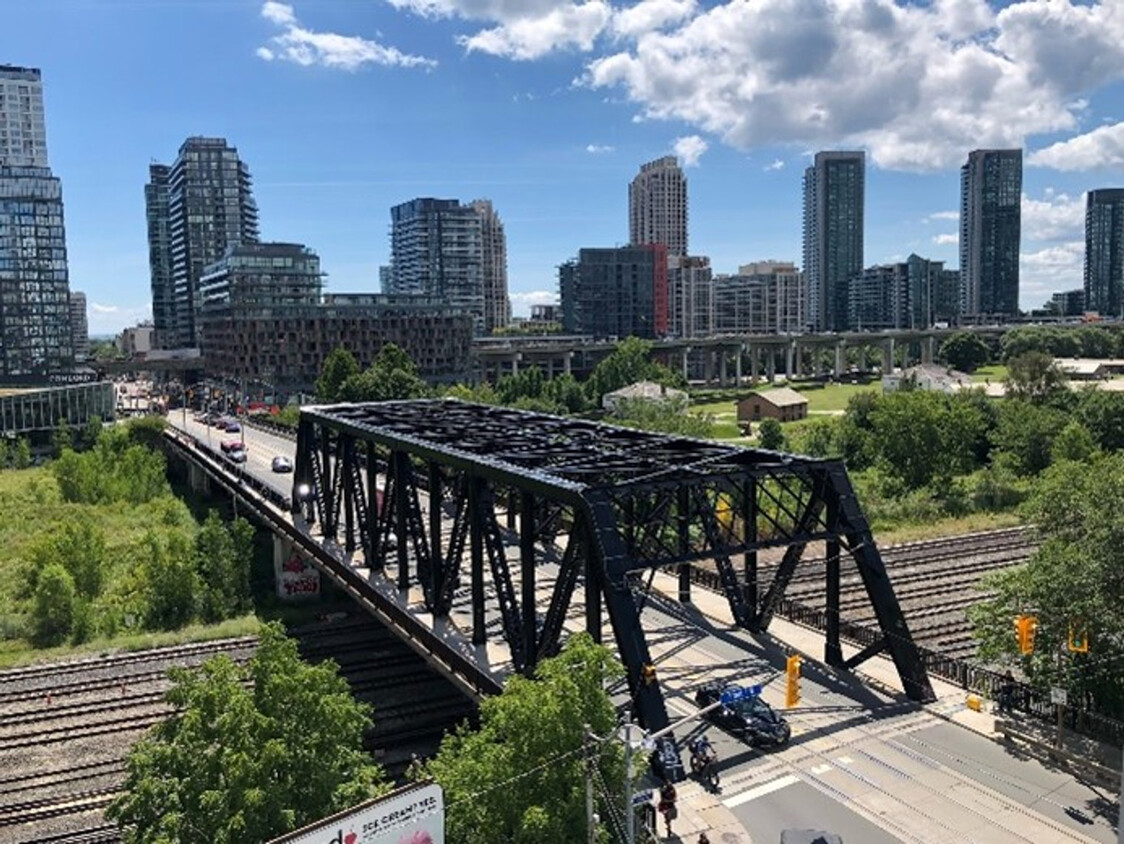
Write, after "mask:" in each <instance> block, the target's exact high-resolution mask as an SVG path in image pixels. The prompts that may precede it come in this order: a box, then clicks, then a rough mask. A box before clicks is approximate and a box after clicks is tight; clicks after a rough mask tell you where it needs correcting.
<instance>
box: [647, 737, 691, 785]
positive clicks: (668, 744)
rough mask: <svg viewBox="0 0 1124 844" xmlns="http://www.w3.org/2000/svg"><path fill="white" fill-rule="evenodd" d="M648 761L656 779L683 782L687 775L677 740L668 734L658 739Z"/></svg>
mask: <svg viewBox="0 0 1124 844" xmlns="http://www.w3.org/2000/svg"><path fill="white" fill-rule="evenodd" d="M648 763H649V764H650V765H651V766H652V773H653V774H655V775H656V779H658V780H661V781H663V782H681V781H682V780H683V779H685V778H686V776H687V772H686V771H685V770H684V769H683V761H682V760H681V759H680V758H679V749H678V748H677V747H676V746H675V741H674V740H673V739H671V738H668V737H666V736H665V737H663V738H661V739H657V740H656V749H655V750H653V751H652V755H651V756H650V757H649V758H648Z"/></svg>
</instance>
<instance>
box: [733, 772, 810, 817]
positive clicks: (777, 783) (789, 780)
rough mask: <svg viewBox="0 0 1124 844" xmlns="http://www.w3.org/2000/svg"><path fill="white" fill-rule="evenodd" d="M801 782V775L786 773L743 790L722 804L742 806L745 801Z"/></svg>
mask: <svg viewBox="0 0 1124 844" xmlns="http://www.w3.org/2000/svg"><path fill="white" fill-rule="evenodd" d="M798 782H800V777H797V776H795V775H793V774H786V775H785V776H783V777H777V778H776V779H775V780H772V781H771V782H766V783H762V784H761V785H758V786H755V787H753V788H750V789H747V790H746V791H743V792H742V793H741V794H735V795H733V796H732V797H727V798H726V799H725V800H723V801H722V805H723V806H725V807H726V808H728V809H732V808H734V807H735V806H740V805H742V804H743V803H748V802H749V801H750V800H756V799H757V798H758V797H764V796H765V795H766V794H772V793H773V792H774V791H780V790H781V789H782V788H786V787H787V786H790V785H793V784H795V783H798Z"/></svg>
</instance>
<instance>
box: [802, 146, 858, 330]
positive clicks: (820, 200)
mask: <svg viewBox="0 0 1124 844" xmlns="http://www.w3.org/2000/svg"><path fill="white" fill-rule="evenodd" d="M865 187H866V153H864V152H861V151H860V152H836V151H831V152H817V153H816V158H815V161H814V163H813V165H812V166H811V167H809V168H808V169H807V170H805V171H804V277H805V281H806V283H807V285H808V296H807V307H808V311H807V313H808V323H809V327H810V328H811V329H812V330H813V331H845V330H847V328H848V327H849V320H850V313H849V311H850V307H849V305H850V297H849V284H850V279H851V277H852V276H855V275H858V274H859V273H861V272H862V271H863V203H864V198H865Z"/></svg>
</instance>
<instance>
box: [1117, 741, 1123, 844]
mask: <svg viewBox="0 0 1124 844" xmlns="http://www.w3.org/2000/svg"><path fill="white" fill-rule="evenodd" d="M1116 844H1124V748H1121V749H1120V799H1119V801H1118V802H1117V804H1116Z"/></svg>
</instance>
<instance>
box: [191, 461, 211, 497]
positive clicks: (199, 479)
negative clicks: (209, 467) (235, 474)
mask: <svg viewBox="0 0 1124 844" xmlns="http://www.w3.org/2000/svg"><path fill="white" fill-rule="evenodd" d="M187 485H188V487H190V488H191V491H192V492H201V493H204V494H206V493H210V491H211V482H210V479H209V478H208V477H207V473H206V472H205V471H203V467H202V466H200V465H199V464H198V463H196V462H195V461H193V460H188V461H187Z"/></svg>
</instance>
